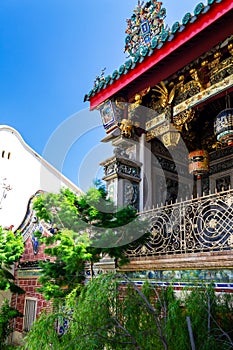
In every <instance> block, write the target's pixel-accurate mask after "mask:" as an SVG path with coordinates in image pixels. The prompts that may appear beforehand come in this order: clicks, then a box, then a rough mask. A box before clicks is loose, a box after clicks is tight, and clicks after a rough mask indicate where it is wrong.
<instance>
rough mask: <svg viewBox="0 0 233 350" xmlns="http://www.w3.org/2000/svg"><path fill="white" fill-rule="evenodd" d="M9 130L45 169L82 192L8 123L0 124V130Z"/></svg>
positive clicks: (79, 191)
mask: <svg viewBox="0 0 233 350" xmlns="http://www.w3.org/2000/svg"><path fill="white" fill-rule="evenodd" d="M4 130H5V131H9V132H11V133H12V134H14V135H15V136H16V137H17V139H18V140H19V142H20V143H21V145H22V146H23V147H24V148H25V149H26V151H28V152H29V153H30V154H31V155H32V156H33V157H36V158H37V159H38V160H39V161H40V162H41V164H43V165H44V166H45V167H46V168H47V169H49V170H50V171H51V172H53V173H54V174H55V175H56V176H58V177H60V178H61V179H62V180H63V181H64V182H65V183H66V184H67V186H69V187H70V188H71V189H72V190H73V191H75V192H76V193H78V194H83V191H82V190H81V189H80V188H79V187H77V186H76V185H75V184H74V183H73V182H72V181H71V180H69V179H68V178H67V177H66V176H65V175H63V174H62V173H61V172H60V171H58V170H57V169H56V168H55V167H54V166H53V165H51V164H50V163H49V162H48V161H47V160H45V159H44V158H43V157H42V156H41V155H39V153H37V152H36V151H34V150H33V148H31V147H30V146H29V145H28V144H27V143H26V141H25V140H24V139H23V137H22V136H21V134H20V133H19V132H18V131H17V130H16V129H14V128H13V127H11V126H9V125H0V131H4Z"/></svg>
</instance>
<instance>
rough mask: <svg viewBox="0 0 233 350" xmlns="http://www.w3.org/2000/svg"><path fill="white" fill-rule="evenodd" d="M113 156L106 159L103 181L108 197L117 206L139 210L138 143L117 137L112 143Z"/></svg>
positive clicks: (103, 163) (139, 171) (139, 169)
mask: <svg viewBox="0 0 233 350" xmlns="http://www.w3.org/2000/svg"><path fill="white" fill-rule="evenodd" d="M112 143H113V146H114V147H115V149H114V154H115V155H114V156H113V157H111V158H109V159H106V160H105V161H104V162H102V163H101V165H102V166H103V167H104V177H103V180H104V181H106V185H107V192H108V196H109V197H110V198H111V199H112V200H113V201H114V203H115V204H116V205H117V206H119V207H122V206H127V205H132V206H134V207H135V208H136V209H138V210H139V202H140V195H139V192H140V190H139V187H140V186H139V183H140V181H141V166H142V163H141V162H139V161H138V160H137V159H138V157H139V156H138V155H139V148H140V146H139V143H138V142H137V141H135V140H128V139H126V138H124V137H122V136H121V137H119V138H117V139H115V140H114V141H113V142H112Z"/></svg>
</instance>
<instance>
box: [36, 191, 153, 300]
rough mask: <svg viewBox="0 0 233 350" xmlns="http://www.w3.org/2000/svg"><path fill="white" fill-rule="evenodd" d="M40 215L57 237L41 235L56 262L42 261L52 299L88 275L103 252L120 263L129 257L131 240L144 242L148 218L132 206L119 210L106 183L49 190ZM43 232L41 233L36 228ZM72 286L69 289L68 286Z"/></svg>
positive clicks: (39, 202)
mask: <svg viewBox="0 0 233 350" xmlns="http://www.w3.org/2000/svg"><path fill="white" fill-rule="evenodd" d="M33 207H34V209H35V211H36V215H37V216H38V217H39V218H40V219H43V220H45V221H46V222H49V223H50V224H51V232H53V236H51V237H43V238H42V237H39V239H40V240H42V241H43V242H44V243H45V244H46V246H47V248H46V249H45V252H46V253H47V254H48V255H50V256H51V257H53V258H54V259H53V260H54V261H45V262H42V263H41V265H40V266H41V268H42V277H41V278H40V282H41V283H42V285H43V286H42V288H40V291H42V292H43V293H44V295H45V297H46V298H47V299H51V298H63V297H64V296H65V295H67V294H68V293H70V292H71V290H72V289H73V288H76V286H77V285H79V286H80V283H82V280H83V267H84V262H85V261H88V260H89V261H91V264H92V263H94V262H96V261H98V260H99V257H100V254H101V255H102V256H104V255H105V254H108V255H109V256H110V257H112V258H115V262H116V265H118V264H122V263H125V262H127V261H128V259H127V258H126V256H125V250H126V249H127V248H128V247H129V245H138V244H139V243H141V242H142V241H143V242H144V241H145V240H146V239H147V238H148V236H149V234H148V233H147V234H145V232H147V231H146V226H145V225H146V222H143V221H142V220H140V219H139V218H138V216H137V212H136V210H135V209H134V208H132V207H126V208H123V209H120V210H117V209H116V207H115V206H114V205H113V203H112V202H111V201H110V200H106V192H105V190H104V188H103V186H100V185H99V187H98V189H96V188H91V189H90V190H89V191H88V192H87V193H86V194H83V195H82V196H76V195H75V194H74V193H73V192H71V191H70V190H69V189H62V190H61V192H60V193H59V194H51V193H49V194H43V195H41V196H39V197H37V198H36V199H35V201H34V206H33ZM36 235H37V236H40V233H36ZM64 287H66V289H64Z"/></svg>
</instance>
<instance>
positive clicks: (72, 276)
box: [39, 230, 91, 299]
mask: <svg viewBox="0 0 233 350" xmlns="http://www.w3.org/2000/svg"><path fill="white" fill-rule="evenodd" d="M44 241H45V242H47V243H49V244H51V243H54V244H53V245H52V246H50V247H47V248H46V249H45V253H46V254H48V255H49V256H51V257H54V258H55V259H54V261H41V262H40V267H41V268H42V272H41V276H40V278H39V282H40V283H41V284H42V287H41V288H39V291H40V292H42V293H43V294H44V296H45V298H46V299H51V298H64V297H65V296H66V295H67V294H68V293H70V292H71V291H72V290H73V289H74V288H77V286H79V287H81V286H82V284H83V280H84V274H83V270H84V262H85V261H88V260H89V259H90V258H91V254H90V253H88V252H87V239H85V235H82V236H77V235H76V234H75V233H74V232H73V231H69V230H63V231H60V232H58V233H57V234H56V236H53V237H52V238H48V239H46V238H44ZM53 241H54V242H53ZM58 242H59V243H58Z"/></svg>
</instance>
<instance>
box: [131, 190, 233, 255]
mask: <svg viewBox="0 0 233 350" xmlns="http://www.w3.org/2000/svg"><path fill="white" fill-rule="evenodd" d="M141 215H142V216H143V217H144V219H145V218H146V219H147V220H148V221H149V225H150V231H151V236H150V240H149V242H147V243H145V244H144V245H140V246H138V247H137V248H135V247H133V248H129V250H128V252H127V255H128V256H129V257H130V256H131V257H133V256H135V257H136V256H152V255H169V254H188V253H198V252H211V251H213V252H214V251H224V250H233V190H228V191H224V192H221V193H215V194H211V195H208V196H205V197H201V198H196V199H193V200H188V201H184V202H180V203H176V204H170V205H167V206H164V207H161V208H156V209H153V210H149V211H147V212H144V213H142V214H141Z"/></svg>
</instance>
